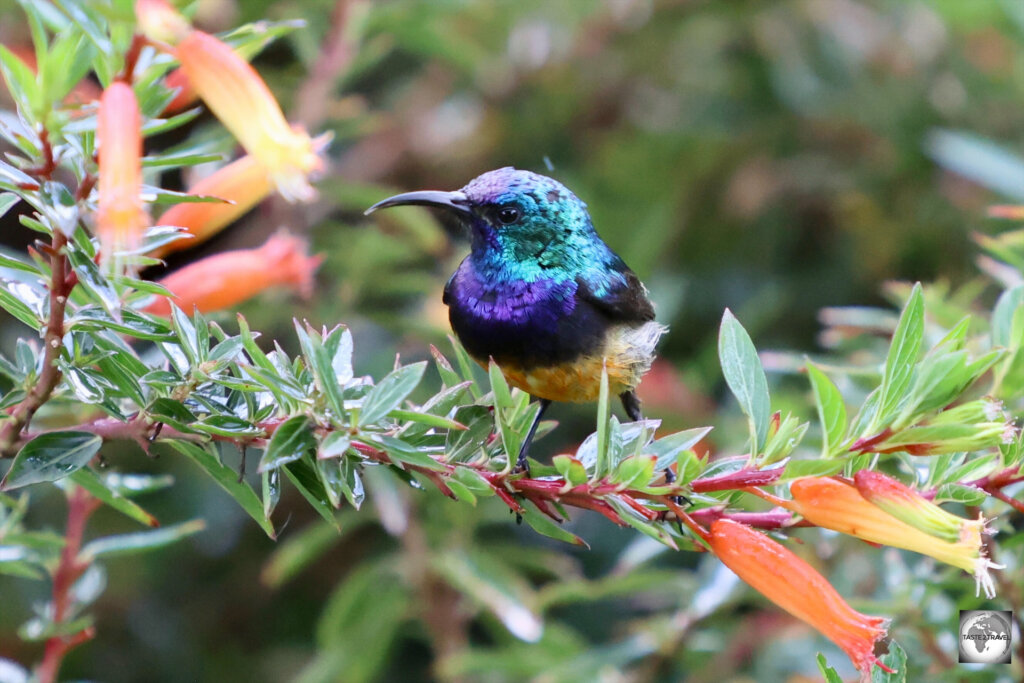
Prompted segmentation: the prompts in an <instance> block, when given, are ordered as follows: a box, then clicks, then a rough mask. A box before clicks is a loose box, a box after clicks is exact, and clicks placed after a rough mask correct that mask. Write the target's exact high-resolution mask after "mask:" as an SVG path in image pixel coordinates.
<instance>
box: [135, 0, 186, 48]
mask: <svg viewBox="0 0 1024 683" xmlns="http://www.w3.org/2000/svg"><path fill="white" fill-rule="evenodd" d="M135 20H136V22H137V24H138V29H139V32H140V33H142V35H144V36H146V37H147V38H149V39H150V40H155V41H160V42H162V43H168V44H170V45H176V44H177V43H179V42H180V41H181V40H182V39H183V38H184V37H185V36H187V35H188V33H189V32H190V31H191V30H192V26H191V25H190V24H189V23H188V19H186V18H185V17H184V16H182V15H181V13H180V12H178V10H176V9H174V7H173V6H172V5H171V4H170V3H169V2H167V1H166V0H135Z"/></svg>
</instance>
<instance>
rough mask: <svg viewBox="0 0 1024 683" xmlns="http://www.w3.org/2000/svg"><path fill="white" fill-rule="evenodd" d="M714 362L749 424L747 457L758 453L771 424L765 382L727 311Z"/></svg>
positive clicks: (758, 363) (745, 337) (754, 354)
mask: <svg viewBox="0 0 1024 683" xmlns="http://www.w3.org/2000/svg"><path fill="white" fill-rule="evenodd" d="M718 358H719V362H720V363H721V365H722V374H723V375H724V376H725V381H726V383H727V384H728V385H729V389H730V390H731V391H732V393H733V395H734V396H735V397H736V400H737V401H739V404H740V408H741V409H742V410H743V413H744V414H745V415H746V416H747V419H748V421H749V423H750V440H751V453H760V452H761V450H762V449H763V448H764V443H765V439H766V438H767V437H768V424H769V422H771V400H770V398H769V396H768V378H767V377H766V376H765V374H764V368H762V367H761V359H760V358H758V356H757V349H756V348H754V343H753V342H752V341H751V340H750V335H748V334H747V331H746V330H745V329H743V325H741V324H740V321H739V320H737V319H736V317H735V316H734V315H733V314H732V311H730V310H729V309H725V313H724V314H723V316H722V325H721V327H720V328H719V333H718Z"/></svg>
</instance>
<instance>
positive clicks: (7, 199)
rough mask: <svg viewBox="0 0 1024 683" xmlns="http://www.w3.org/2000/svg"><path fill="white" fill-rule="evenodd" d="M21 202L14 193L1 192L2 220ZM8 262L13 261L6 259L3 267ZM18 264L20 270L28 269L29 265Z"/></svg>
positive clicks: (0, 209) (0, 214)
mask: <svg viewBox="0 0 1024 683" xmlns="http://www.w3.org/2000/svg"><path fill="white" fill-rule="evenodd" d="M20 201H21V197H19V196H18V195H16V194H14V193H13V192H0V218H3V216H4V214H5V213H7V212H8V211H10V210H11V209H13V208H14V207H15V206H17V205H18V202H20ZM8 260H13V259H7V258H6V257H5V258H4V264H3V265H7V263H6V262H7V261H8ZM17 263H18V265H19V266H20V268H19V269H20V270H24V269H26V267H27V264H23V263H21V262H17ZM29 272H32V271H29Z"/></svg>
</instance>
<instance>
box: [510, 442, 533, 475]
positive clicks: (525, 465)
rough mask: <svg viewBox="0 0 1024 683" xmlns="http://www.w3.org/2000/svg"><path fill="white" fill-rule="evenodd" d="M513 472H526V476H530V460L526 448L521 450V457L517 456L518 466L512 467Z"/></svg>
mask: <svg viewBox="0 0 1024 683" xmlns="http://www.w3.org/2000/svg"><path fill="white" fill-rule="evenodd" d="M512 474H525V475H526V478H527V479H529V478H530V461H529V460H527V458H526V450H525V449H523V450H521V451H519V457H518V458H516V466H515V467H513V468H512Z"/></svg>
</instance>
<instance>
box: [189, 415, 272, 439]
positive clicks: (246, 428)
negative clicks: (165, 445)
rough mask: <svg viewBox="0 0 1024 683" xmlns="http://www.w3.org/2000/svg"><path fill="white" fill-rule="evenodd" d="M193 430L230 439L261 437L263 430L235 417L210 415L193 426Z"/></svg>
mask: <svg viewBox="0 0 1024 683" xmlns="http://www.w3.org/2000/svg"><path fill="white" fill-rule="evenodd" d="M192 429H194V430H197V431H201V432H206V433H207V434H213V435H215V436H224V437H227V438H229V439H237V438H242V437H251V436H261V435H262V434H263V429H262V428H260V427H257V426H256V425H254V424H253V423H251V422H249V421H248V420H243V419H242V418H240V417H235V416H234V415H210V416H209V417H206V418H203V420H202V421H201V422H196V423H193V424H192Z"/></svg>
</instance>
